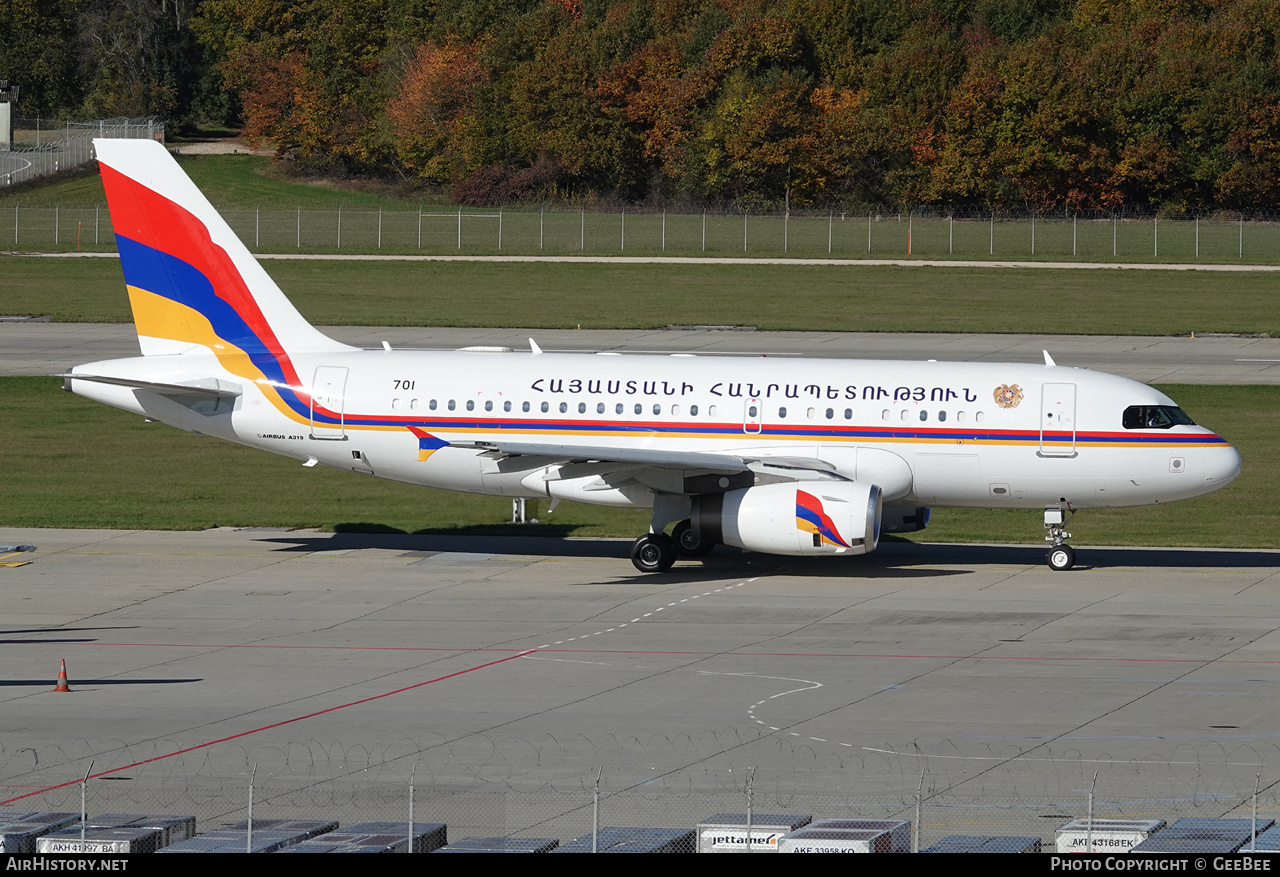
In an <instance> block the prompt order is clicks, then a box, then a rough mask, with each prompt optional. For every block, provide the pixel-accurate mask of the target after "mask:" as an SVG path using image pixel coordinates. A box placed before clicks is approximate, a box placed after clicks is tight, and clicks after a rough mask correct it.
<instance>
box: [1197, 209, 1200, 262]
mask: <svg viewBox="0 0 1280 877" xmlns="http://www.w3.org/2000/svg"><path fill="white" fill-rule="evenodd" d="M1196 258H1197V259H1199V258H1200V217H1199V216H1197V217H1196Z"/></svg>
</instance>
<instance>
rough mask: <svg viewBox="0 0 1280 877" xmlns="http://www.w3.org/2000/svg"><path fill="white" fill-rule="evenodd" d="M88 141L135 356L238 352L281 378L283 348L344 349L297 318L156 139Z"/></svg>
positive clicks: (230, 355)
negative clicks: (133, 329) (133, 328)
mask: <svg viewBox="0 0 1280 877" xmlns="http://www.w3.org/2000/svg"><path fill="white" fill-rule="evenodd" d="M93 145H94V148H95V150H96V151H97V156H98V164H99V166H100V167H101V170H102V185H103V188H104V189H105V190H106V193H107V206H108V208H109V209H110V211H111V224H112V226H113V227H114V229H115V234H116V244H117V246H118V248H119V251H120V264H121V266H122V267H123V269H124V278H125V283H126V284H127V286H128V288H129V303H130V305H131V306H132V308H133V318H134V322H135V323H136V325H137V329H138V343H139V344H140V345H141V347H142V353H143V355H153V354H174V353H186V352H208V351H212V352H213V353H215V354H217V355H218V357H219V359H222V360H223V361H224V363H227V364H228V366H229V367H230V364H231V362H232V361H234V360H237V359H238V360H241V363H242V365H246V366H247V365H248V363H244V362H243V357H247V358H248V360H249V361H250V362H251V363H252V366H253V367H254V368H252V371H254V372H261V373H262V374H263V375H266V376H267V377H269V378H275V379H285V380H288V378H289V376H288V374H287V373H288V372H290V371H291V368H287V367H286V368H283V369H282V367H283V366H287V365H288V362H289V356H290V354H298V353H323V352H330V351H333V352H336V351H342V350H351V349H352V348H350V347H348V346H346V345H345V344H340V343H339V342H337V341H334V340H333V339H331V338H329V337H327V336H325V335H323V334H321V333H320V332H319V331H317V330H316V329H315V328H314V327H313V326H312V325H311V324H310V323H308V322H307V321H306V320H305V319H303V317H302V315H301V314H299V313H298V311H297V309H295V308H294V306H293V305H292V304H291V303H290V302H289V300H288V299H287V298H285V296H284V293H283V292H281V291H280V288H279V287H278V286H276V284H275V281H273V280H272V279H271V278H270V277H269V276H268V275H267V272H265V271H264V270H262V266H261V265H259V264H258V261H257V260H256V259H255V258H253V256H252V255H251V254H250V253H249V251H248V250H247V249H246V248H245V246H244V244H242V243H240V239H239V238H237V237H236V236H235V233H234V232H233V231H231V228H230V227H229V226H228V225H227V224H226V222H225V221H223V219H222V217H221V216H219V215H218V212H217V211H216V210H214V209H213V205H211V204H210V203H209V200H208V199H207V198H205V197H204V195H203V194H202V193H201V192H200V190H199V189H197V188H196V186H195V184H194V183H192V182H191V179H190V178H189V177H188V176H187V175H186V174H185V173H183V171H182V169H181V168H180V167H178V163H177V161H175V160H174V158H173V156H171V155H170V154H169V152H168V150H166V149H165V148H164V146H163V145H161V144H160V143H157V142H155V141H152V140H94V141H93ZM232 370H233V371H237V372H239V371H242V369H239V368H233V369H232Z"/></svg>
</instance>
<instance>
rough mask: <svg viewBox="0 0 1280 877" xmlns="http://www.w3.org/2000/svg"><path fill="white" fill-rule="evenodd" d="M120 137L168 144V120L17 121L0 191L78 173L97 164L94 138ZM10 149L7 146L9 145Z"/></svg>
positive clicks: (1, 158)
mask: <svg viewBox="0 0 1280 877" xmlns="http://www.w3.org/2000/svg"><path fill="white" fill-rule="evenodd" d="M95 137H117V138H127V139H146V140H158V141H159V142H161V143H163V142H164V119H162V118H160V117H159V116H151V117H147V118H138V119H127V118H113V119H95V120H93V121H87V122H75V121H70V120H64V121H59V120H54V119H41V118H39V117H38V116H37V117H31V118H26V117H22V116H16V117H14V118H13V148H12V149H10V150H6V151H4V152H0V191H4V190H5V189H6V188H9V187H12V186H17V185H20V184H22V183H26V182H30V181H31V180H36V179H39V178H41V177H47V176H52V175H54V174H59V173H64V172H66V171H70V170H74V169H76V168H78V167H82V166H83V165H86V164H88V163H89V162H91V161H93V159H94V155H93V138H95ZM6 145H7V144H6Z"/></svg>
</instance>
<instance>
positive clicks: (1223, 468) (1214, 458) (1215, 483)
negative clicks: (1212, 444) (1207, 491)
mask: <svg viewBox="0 0 1280 877" xmlns="http://www.w3.org/2000/svg"><path fill="white" fill-rule="evenodd" d="M1205 462H1206V466H1205V477H1204V480H1205V484H1206V485H1209V486H1211V487H1213V488H1214V489H1215V490H1216V489H1217V488H1219V487H1225V486H1227V485H1228V484H1230V483H1231V482H1232V481H1235V480H1236V476H1238V475H1239V474H1240V452H1239V451H1237V450H1236V449H1235V448H1233V447H1232V446H1231V445H1226V446H1225V447H1221V448H1214V449H1213V450H1212V451H1210V453H1209V459H1208V460H1206V461H1205Z"/></svg>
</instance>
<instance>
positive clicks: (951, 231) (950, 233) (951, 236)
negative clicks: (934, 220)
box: [947, 213, 956, 256]
mask: <svg viewBox="0 0 1280 877" xmlns="http://www.w3.org/2000/svg"><path fill="white" fill-rule="evenodd" d="M955 252H956V216H955V214H954V213H952V214H949V215H948V216H947V255H948V256H954V255H955Z"/></svg>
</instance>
